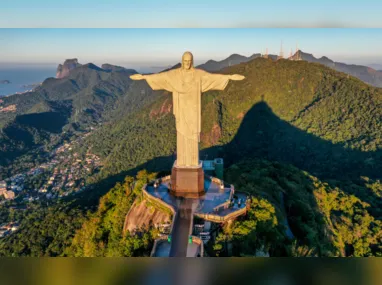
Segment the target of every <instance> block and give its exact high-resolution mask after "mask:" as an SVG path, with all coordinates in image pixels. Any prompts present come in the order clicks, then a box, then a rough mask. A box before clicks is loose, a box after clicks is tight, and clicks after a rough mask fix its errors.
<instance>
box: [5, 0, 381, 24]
mask: <svg viewBox="0 0 382 285" xmlns="http://www.w3.org/2000/svg"><path fill="white" fill-rule="evenodd" d="M0 7H1V9H0V26H1V27H4V28H6V27H14V28H20V27H31V28H47V27H50V28H58V27H60V28H62V27H66V28H69V27H71V28H79V27H82V28H84V27H88V28H89V27H90V28H99V27H108V28H115V27H124V28H137V27H140V28H141V27H144V28H152V27H159V28H168V27H177V28H184V27H191V28H200V27H209V28H216V27H231V28H237V27H239V28H242V27H251V28H252V27H336V28H340V27H352V28H354V27H358V28H360V27H369V28H370V27H380V28H382V17H381V11H382V1H380V0H362V1H359V0H356V1H355V0H335V1H333V0H320V1H314V0H309V1H308V0H287V1H285V0H272V1H265V0H261V1H259V0H234V1H233V0H192V1H190V0H185V1H180V0H65V1H51V0H0Z"/></svg>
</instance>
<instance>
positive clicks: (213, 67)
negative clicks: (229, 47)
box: [197, 53, 261, 72]
mask: <svg viewBox="0 0 382 285" xmlns="http://www.w3.org/2000/svg"><path fill="white" fill-rule="evenodd" d="M260 56H261V54H259V53H255V54H253V55H251V56H249V57H246V56H243V55H239V54H231V55H230V56H229V57H227V58H226V59H224V60H221V61H215V60H209V61H207V62H206V63H203V64H200V65H198V66H197V67H198V68H200V69H203V70H205V71H209V72H213V71H218V70H221V69H223V68H225V67H227V66H232V65H236V64H239V63H242V62H247V61H250V60H252V59H255V58H257V57H260Z"/></svg>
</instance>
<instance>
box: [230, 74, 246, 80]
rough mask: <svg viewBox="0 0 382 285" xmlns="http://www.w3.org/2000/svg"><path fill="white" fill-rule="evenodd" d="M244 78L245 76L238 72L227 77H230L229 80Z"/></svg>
mask: <svg viewBox="0 0 382 285" xmlns="http://www.w3.org/2000/svg"><path fill="white" fill-rule="evenodd" d="M244 78H245V76H244V75H240V74H232V75H229V79H231V80H243V79H244Z"/></svg>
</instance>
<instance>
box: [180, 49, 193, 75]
mask: <svg viewBox="0 0 382 285" xmlns="http://www.w3.org/2000/svg"><path fill="white" fill-rule="evenodd" d="M193 67H194V57H193V55H192V53H191V52H189V51H186V52H185V53H184V54H183V56H182V68H183V69H187V70H188V69H191V68H193Z"/></svg>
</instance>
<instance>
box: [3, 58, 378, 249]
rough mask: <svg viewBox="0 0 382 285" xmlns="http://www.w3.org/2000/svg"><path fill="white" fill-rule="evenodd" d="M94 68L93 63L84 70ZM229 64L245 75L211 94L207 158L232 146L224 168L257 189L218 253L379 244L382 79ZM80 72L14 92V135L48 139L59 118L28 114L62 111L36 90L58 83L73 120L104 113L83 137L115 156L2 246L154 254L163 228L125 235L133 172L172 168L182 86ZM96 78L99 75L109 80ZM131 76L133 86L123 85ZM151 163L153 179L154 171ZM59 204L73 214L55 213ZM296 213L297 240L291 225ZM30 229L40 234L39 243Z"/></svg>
mask: <svg viewBox="0 0 382 285" xmlns="http://www.w3.org/2000/svg"><path fill="white" fill-rule="evenodd" d="M87 68H88V69H90V70H91V73H90V74H88V73H85V72H83V70H86V69H87ZM221 73H226V74H228V73H229V74H232V73H238V74H243V75H245V76H246V79H245V80H244V81H241V82H230V83H229V85H228V86H227V88H226V90H225V91H211V92H208V93H206V94H203V95H202V122H203V123H202V134H201V140H202V141H201V148H202V152H201V158H202V159H204V158H205V156H206V155H208V158H209V159H210V158H213V157H217V156H219V157H223V158H224V163H225V166H226V167H227V172H226V177H225V179H226V180H227V181H229V182H230V183H233V184H234V185H235V188H237V189H238V190H243V191H246V192H249V193H251V194H252V195H253V199H252V202H251V208H250V211H249V212H248V215H247V217H245V218H244V219H238V220H237V221H235V222H233V223H232V224H229V225H227V226H226V227H225V228H224V231H223V232H222V233H221V234H220V235H219V236H218V238H217V240H216V243H215V244H214V245H213V248H212V250H213V252H214V253H215V254H216V255H219V256H224V255H235V256H243V255H254V254H256V251H262V250H265V251H268V252H269V253H270V254H271V255H272V256H280V255H281V256H301V255H304V256H306V255H308V256H370V255H375V256H379V255H381V248H380V247H381V210H380V209H381V206H382V205H381V203H382V202H381V196H382V186H381V183H380V178H381V173H380V169H381V167H382V153H381V150H380V149H381V142H382V141H381V136H382V128H381V127H382V123H381V121H380V118H381V117H382V108H381V104H382V90H381V89H379V88H374V87H371V86H369V85H366V84H365V83H363V82H362V81H360V80H358V79H356V78H353V77H348V76H347V75H345V74H343V73H340V72H337V71H334V70H332V69H329V68H326V67H324V66H322V65H320V64H316V63H307V62H304V61H295V62H294V61H287V60H279V61H272V60H267V59H263V58H257V59H254V60H252V61H250V62H247V63H243V64H239V65H236V66H231V67H229V68H226V69H224V70H222V71H221ZM71 76H73V78H70V79H68V80H66V81H65V80H63V79H62V80H58V81H57V80H54V79H48V80H46V82H44V84H43V87H44V88H46V89H44V90H48V89H49V88H52V89H51V90H52V91H51V93H49V92H43V91H42V90H40V91H38V92H36V93H35V94H29V95H32V96H31V99H30V100H31V103H30V105H28V106H27V104H29V103H28V101H23V100H21V99H17V98H16V97H15V98H13V99H12V100H16V101H17V100H19V101H17V102H18V103H19V104H20V105H21V106H20V110H21V111H20V112H24V111H25V113H21V114H18V116H21V121H20V118H11V119H10V121H11V122H12V123H10V124H8V125H7V126H6V127H5V128H3V134H7V130H8V129H7V128H9V127H10V126H11V125H12V124H16V125H15V128H16V130H20V129H21V130H26V135H25V137H26V138H29V139H30V142H32V143H34V144H36V145H37V144H39V143H40V142H42V141H44V139H47V140H49V138H48V137H45V136H44V134H46V135H47V136H51V135H52V134H54V132H52V130H54V129H52V128H51V126H45V132H43V128H39V132H38V134H37V136H34V137H33V138H30V137H28V134H29V133H30V132H31V130H32V129H33V128H35V126H36V125H35V124H34V123H32V125H28V126H26V122H27V121H25V120H23V119H22V116H24V115H26V114H27V110H30V109H31V108H32V107H33V108H34V109H33V110H32V111H33V112H35V111H36V112H38V111H41V112H42V113H44V112H47V110H48V111H49V112H51V111H53V112H55V111H54V110H59V109H54V108H55V106H56V105H54V104H53V105H52V104H50V103H46V104H40V103H37V102H38V100H37V99H36V101H35V102H34V101H33V100H35V99H33V98H45V97H46V96H48V97H49V96H50V95H49V94H55V95H54V96H53V95H52V96H53V97H49V100H48V101H49V102H50V101H55V100H56V101H60V104H64V101H62V100H69V101H70V104H69V105H68V108H67V109H62V110H67V111H68V114H69V113H70V116H67V117H66V118H67V121H66V122H65V124H64V126H63V127H62V129H63V130H68V131H69V130H70V129H71V128H72V129H75V128H76V126H77V127H78V126H79V127H84V126H87V125H88V124H91V122H93V123H94V122H101V121H102V122H104V123H103V125H102V127H100V128H99V129H98V130H97V131H96V132H94V133H93V134H92V135H90V136H89V137H88V138H87V139H86V143H85V144H84V145H83V151H86V150H88V149H91V151H92V152H94V153H95V154H97V155H100V156H101V158H102V160H103V162H104V168H103V169H102V171H101V172H100V173H97V174H96V175H95V176H93V177H91V178H89V181H88V182H90V183H93V188H92V189H91V190H89V191H88V192H87V193H84V195H80V196H78V197H76V198H75V200H76V203H78V205H82V206H80V208H78V209H77V208H76V207H69V206H65V207H64V206H63V205H60V204H58V205H56V206H52V207H48V208H44V207H42V206H41V207H40V208H38V209H36V210H35V213H31V214H27V215H26V216H25V218H24V219H23V223H22V226H21V228H20V231H19V232H17V235H16V234H15V235H11V236H10V237H7V238H5V239H3V240H2V241H1V242H0V252H1V254H2V255H12V253H14V254H15V255H33V256H42V255H53V256H57V255H69V256H138V255H147V254H148V250H149V249H150V246H151V243H152V238H153V235H154V234H155V232H153V231H147V232H146V233H145V234H144V235H143V236H142V238H141V239H139V238H136V237H130V236H123V235H122V230H121V229H122V226H123V219H124V217H125V212H127V210H128V209H129V207H130V206H131V204H132V202H133V200H134V199H135V198H136V197H137V196H138V194H137V192H136V190H134V189H138V188H136V187H137V186H136V185H137V184H134V183H133V179H132V178H131V176H134V175H135V174H136V173H137V172H138V171H139V170H141V169H147V170H148V171H150V172H151V171H169V170H170V169H171V165H172V163H173V161H174V159H175V156H174V151H175V144H176V132H175V122H174V118H173V115H172V104H171V95H170V94H168V93H166V92H152V93H151V91H150V89H149V88H148V87H147V84H146V83H144V82H137V83H134V84H131V86H134V87H131V89H128V88H127V87H126V86H127V85H129V84H130V82H127V81H126V82H125V81H123V80H124V79H123V80H122V77H119V76H118V75H115V74H114V75H113V74H111V73H110V72H106V71H102V70H98V69H96V68H94V67H92V66H83V67H82V69H79V70H78V72H77V73H73V74H72V75H71ZM108 76H109V77H108ZM124 76H125V75H124ZM126 77H127V76H126ZM74 78H77V79H74ZM123 78H125V77H123ZM108 80H112V81H113V82H114V83H113V84H111V85H110V84H108V83H107V82H108ZM119 80H121V81H119ZM89 82H97V83H96V84H95V85H96V86H98V87H97V88H95V87H94V86H95V85H91V84H90V85H87V84H89ZM58 83H59V85H56V84H58ZM97 84H98V85H97ZM119 84H120V85H121V86H124V87H123V88H122V87H121V88H122V89H121V88H119V89H118V87H117V86H120V85H119ZM135 84H136V85H135ZM140 84H141V85H140ZM61 88H63V89H61ZM100 88H104V89H102V90H106V91H105V92H106V93H103V92H100V91H99V90H100ZM60 90H63V91H62V92H61V91H60ZM56 92H57V93H56ZM69 93H70V94H72V95H70V96H68V95H67V94H69ZM107 94H109V95H110V94H117V95H110V96H109V95H107ZM140 96H141V97H140ZM11 97H12V96H11ZM44 100H45V99H44ZM109 100H110V101H109ZM16 101H15V102H16ZM32 101H33V102H32ZM7 103H8V104H11V103H12V102H7ZM23 104H25V107H23V106H24V105H23ZM36 104H40V105H36ZM57 104H58V103H57ZM134 108H136V109H134ZM18 110H19V109H18ZM23 110H24V111H23ZM89 110H90V111H89ZM32 121H33V120H32ZM28 124H29V121H28ZM27 128H29V129H27ZM8 134H9V132H8ZM36 137H38V138H40V139H39V140H36ZM19 138H20V137H18V139H19ZM3 139H4V140H2V141H1V143H3V144H2V149H3V150H6V147H9V146H10V145H18V144H17V143H18V142H19V143H20V147H19V150H24V145H23V143H25V142H26V140H24V139H21V140H14V139H12V137H11V138H10V137H9V135H4V136H3ZM7 140H10V141H7ZM0 151H1V150H0ZM7 154H8V152H7ZM8 172H9V171H8ZM127 174H128V175H130V176H129V177H127V178H126V179H125V176H126V175H127ZM140 175H143V177H142V178H143V179H147V177H148V175H149V174H147V173H146V174H142V173H141V174H140ZM124 179H125V181H124ZM136 179H137V180H138V181H140V178H139V177H137V178H136ZM116 181H120V182H121V183H120V184H116V186H115V187H114V188H112V190H110V192H108V193H107V194H106V195H105V196H104V197H103V198H102V199H101V201H100V203H99V206H98V209H96V210H94V208H92V211H91V212H88V213H87V214H79V213H83V212H84V209H85V208H84V206H83V205H84V204H90V206H92V207H94V206H95V205H96V206H97V205H98V197H100V196H102V195H103V194H104V193H105V192H107V191H108V189H110V188H111V186H110V185H114V183H115V182H116ZM122 181H124V182H122ZM134 185H135V186H134ZM85 194H86V195H85ZM90 197H91V198H90ZM85 200H86V203H84V201H85ZM80 209H81V210H80ZM76 211H78V212H76ZM5 215H6V214H5ZM55 215H57V216H60V217H61V218H62V219H63V220H64V221H67V223H66V225H64V223H59V222H58V220H57V219H56V220H54V217H55ZM83 217H85V219H86V222H85V223H83V224H82V221H83V220H84V218H83ZM81 224H82V227H81ZM33 225H35V226H33ZM287 225H289V227H290V230H291V231H292V233H293V235H294V238H291V237H290V235H288V234H287V229H286V226H287ZM65 229H66V230H65ZM76 230H77V233H76V234H75V232H76ZM56 232H57V233H60V234H59V235H58V234H55V233H56ZM74 234H75V237H74V238H73V236H74ZM30 236H33V237H36V240H35V241H28V240H29V239H30ZM72 238H73V242H71V241H72ZM226 242H229V243H230V244H232V249H228V248H227V247H226Z"/></svg>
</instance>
